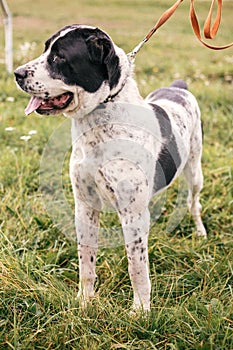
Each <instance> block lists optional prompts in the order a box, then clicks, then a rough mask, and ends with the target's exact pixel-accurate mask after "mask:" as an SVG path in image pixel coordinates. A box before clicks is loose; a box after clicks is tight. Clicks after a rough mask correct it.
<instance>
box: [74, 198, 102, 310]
mask: <svg viewBox="0 0 233 350" xmlns="http://www.w3.org/2000/svg"><path fill="white" fill-rule="evenodd" d="M75 206H76V210H75V225H76V232H77V238H78V256H79V294H78V296H79V297H80V300H81V305H82V307H85V306H86V303H87V301H88V300H89V299H90V298H92V297H94V283H95V279H96V272H95V268H96V254H97V249H98V229H99V211H97V210H94V209H92V208H91V207H90V206H88V205H87V204H86V203H85V202H83V201H81V200H77V201H76V203H75Z"/></svg>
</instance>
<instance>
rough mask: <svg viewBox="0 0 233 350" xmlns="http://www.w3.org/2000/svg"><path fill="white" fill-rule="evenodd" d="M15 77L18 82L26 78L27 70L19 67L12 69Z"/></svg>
mask: <svg viewBox="0 0 233 350" xmlns="http://www.w3.org/2000/svg"><path fill="white" fill-rule="evenodd" d="M14 74H15V79H16V81H17V82H18V83H19V84H20V83H22V82H23V81H24V79H25V78H27V74H28V73H27V70H26V69H25V68H22V67H19V68H17V69H16V70H15V71H14Z"/></svg>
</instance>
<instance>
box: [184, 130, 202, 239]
mask: <svg viewBox="0 0 233 350" xmlns="http://www.w3.org/2000/svg"><path fill="white" fill-rule="evenodd" d="M196 131H197V130H196ZM197 135H198V136H196V137H193V138H192V142H191V151H190V157H189V160H188V162H187V164H186V166H185V168H184V175H185V178H186V181H187V183H188V188H189V193H188V198H187V204H188V208H189V210H190V212H191V214H192V216H193V220H194V222H195V225H196V228H197V232H196V234H197V236H202V237H207V234H206V229H205V227H204V225H203V222H202V219H201V208H202V206H201V204H200V200H199V194H200V191H201V189H202V187H203V174H202V168H201V154H202V146H201V137H200V135H201V127H200V128H199V132H198V133H197Z"/></svg>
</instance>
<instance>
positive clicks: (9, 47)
mask: <svg viewBox="0 0 233 350" xmlns="http://www.w3.org/2000/svg"><path fill="white" fill-rule="evenodd" d="M0 5H1V8H2V11H3V23H4V27H5V62H6V68H7V71H8V72H9V73H12V71H13V39H12V16H11V13H10V11H9V8H8V5H7V2H6V0H0Z"/></svg>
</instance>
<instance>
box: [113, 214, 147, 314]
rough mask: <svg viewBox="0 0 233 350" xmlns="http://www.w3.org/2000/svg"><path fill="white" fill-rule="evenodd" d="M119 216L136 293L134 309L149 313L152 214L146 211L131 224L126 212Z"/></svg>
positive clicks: (131, 278)
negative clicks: (149, 253) (150, 227)
mask: <svg viewBox="0 0 233 350" xmlns="http://www.w3.org/2000/svg"><path fill="white" fill-rule="evenodd" d="M119 216H120V219H121V223H122V227H123V233H124V237H125V245H126V252H127V257H128V270H129V276H130V280H131V284H132V287H133V293H134V302H133V308H134V309H135V310H137V309H141V308H142V309H143V310H144V311H149V310H150V292H151V283H150V278H149V261H148V234H149V226H150V214H149V211H148V209H146V210H145V211H144V213H143V214H141V215H139V218H138V219H135V221H134V222H131V223H130V222H129V221H130V219H129V218H128V215H126V213H124V210H123V211H122V213H121V214H120V215H119ZM133 237H134V238H133Z"/></svg>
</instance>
